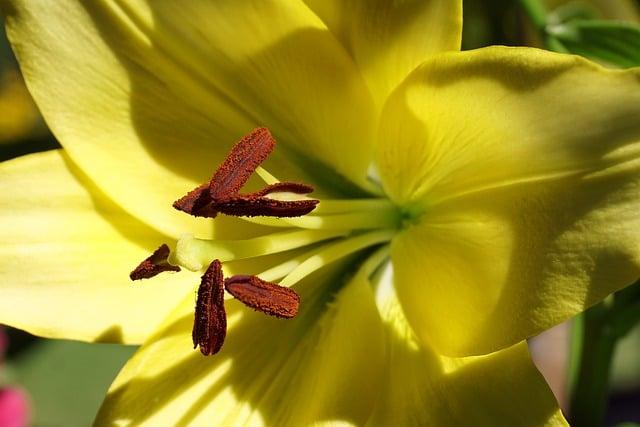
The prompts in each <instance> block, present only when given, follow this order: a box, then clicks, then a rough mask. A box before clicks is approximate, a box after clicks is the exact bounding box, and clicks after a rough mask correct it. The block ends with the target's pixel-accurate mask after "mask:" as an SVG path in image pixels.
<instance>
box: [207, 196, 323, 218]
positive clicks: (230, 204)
mask: <svg viewBox="0 0 640 427" xmlns="http://www.w3.org/2000/svg"><path fill="white" fill-rule="evenodd" d="M317 204H318V200H314V199H309V200H286V201H284V200H275V199H270V198H268V197H253V196H251V195H238V196H235V197H229V198H227V199H225V200H224V201H221V202H217V203H215V204H213V208H214V209H215V210H216V211H218V212H220V213H223V214H226V215H233V216H275V217H280V218H289V217H296V216H303V215H306V214H308V213H309V212H311V211H312V210H314V209H315V208H316V205H317Z"/></svg>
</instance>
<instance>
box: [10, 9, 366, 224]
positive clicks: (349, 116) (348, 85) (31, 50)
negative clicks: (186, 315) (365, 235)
mask: <svg viewBox="0 0 640 427" xmlns="http://www.w3.org/2000/svg"><path fill="white" fill-rule="evenodd" d="M3 5H4V9H5V13H6V14H7V17H6V23H7V32H8V35H9V38H10V40H11V41H12V44H13V47H14V50H15V52H16V54H17V57H18V59H19V62H20V64H21V68H22V71H23V73H24V75H25V78H26V81H27V84H28V87H29V89H30V91H31V92H32V94H33V95H34V98H35V99H36V102H37V103H38V106H39V107H40V109H41V110H42V112H43V114H44V116H45V119H46V120H47V123H48V125H49V126H50V128H51V129H52V130H53V132H54V134H55V135H56V136H57V138H58V139H59V140H60V141H61V143H62V145H63V146H64V147H65V149H66V150H67V151H68V153H69V155H70V156H71V158H72V159H73V160H74V161H75V162H76V163H77V164H78V165H79V166H80V167H81V168H82V169H83V171H84V172H85V173H86V174H87V175H89V177H91V179H92V180H94V181H95V182H96V183H98V185H100V187H101V188H103V189H104V191H105V192H106V193H107V194H108V195H109V196H110V197H111V198H113V199H114V200H115V201H116V202H117V203H119V204H121V205H122V206H124V207H125V209H126V210H127V211H129V212H131V213H132V214H133V215H135V216H136V217H138V218H140V219H142V220H143V221H144V222H147V223H149V224H152V225H153V226H154V227H156V228H157V229H159V230H161V231H162V232H165V233H167V234H171V235H178V234H180V233H181V232H184V231H185V230H186V229H188V230H191V231H197V233H198V234H204V233H207V232H210V230H209V228H210V225H206V222H203V221H195V220H192V219H191V218H189V217H188V216H186V215H184V214H180V213H179V212H174V210H173V209H167V207H169V208H170V206H171V203H172V202H173V200H175V199H176V198H178V197H180V196H182V195H183V194H184V193H186V191H188V190H190V189H191V188H193V186H194V184H195V183H200V182H203V181H205V180H206V179H208V178H209V177H210V176H211V173H212V171H213V170H214V169H215V167H216V166H217V165H218V164H219V162H220V160H221V157H222V156H223V155H224V154H226V152H227V151H228V149H229V148H230V146H231V145H232V144H233V143H234V142H235V141H236V140H237V139H238V138H239V137H241V136H242V135H244V134H246V133H248V132H249V131H250V130H251V129H252V128H254V127H256V126H258V125H260V126H267V127H269V128H271V130H272V131H273V133H274V135H275V136H276V138H277V139H278V140H279V141H280V142H281V147H280V149H279V150H277V153H276V154H275V155H274V156H273V157H274V159H275V160H274V161H276V163H275V164H277V165H278V166H282V162H277V160H278V158H279V159H280V160H282V159H283V157H284V154H288V155H290V156H291V157H295V159H296V161H297V162H298V163H304V165H300V168H298V169H296V170H297V171H298V172H299V171H300V170H302V169H304V170H307V171H310V172H311V173H316V174H319V173H320V172H318V170H317V169H321V170H322V172H324V171H325V169H326V168H327V166H326V165H331V167H334V168H335V169H337V171H338V172H339V173H342V174H343V175H345V176H348V177H349V178H350V179H352V180H354V181H358V180H360V181H364V178H365V174H366V169H367V167H368V164H369V161H370V159H371V144H372V141H373V138H372V137H371V133H372V129H373V128H374V124H373V123H372V120H373V113H372V111H373V102H372V101H371V98H370V96H369V94H368V92H367V89H366V85H365V83H364V81H363V79H362V78H361V77H360V75H359V74H358V72H357V69H356V67H355V64H354V63H353V61H352V60H351V58H350V57H349V56H348V55H347V54H346V52H345V51H344V49H343V47H342V46H341V45H340V44H339V43H338V42H337V41H336V40H335V39H334V38H333V36H332V35H331V33H329V31H328V30H327V29H326V27H325V26H324V24H322V22H321V21H320V20H319V19H318V18H317V17H316V16H315V15H314V14H313V13H312V12H311V11H310V10H308V8H307V7H306V6H304V5H303V4H302V3H301V2H299V1H291V2H278V3H264V2H257V1H251V2H236V1H225V2H215V3H211V2H208V1H196V2H190V3H189V4H188V5H185V4H184V2H145V1H114V0H104V1H99V2H92V3H86V2H85V3H83V2H77V1H72V0H62V1H59V2H55V4H51V2H49V1H47V0H37V1H32V0H28V1H22V0H15V1H12V0H10V1H5V2H4V3H3ZM311 159H313V160H311ZM323 165H324V166H323ZM288 172H291V171H280V170H278V176H281V177H283V179H286V178H287V175H288Z"/></svg>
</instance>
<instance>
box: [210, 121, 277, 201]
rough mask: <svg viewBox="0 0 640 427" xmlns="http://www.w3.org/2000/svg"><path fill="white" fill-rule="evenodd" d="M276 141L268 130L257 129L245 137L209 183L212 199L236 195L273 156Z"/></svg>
mask: <svg viewBox="0 0 640 427" xmlns="http://www.w3.org/2000/svg"><path fill="white" fill-rule="evenodd" d="M275 146H276V141H275V139H273V137H272V136H271V133H270V132H269V130H268V129H267V128H258V129H255V130H254V131H253V132H251V133H250V134H248V135H246V136H244V137H243V138H242V139H241V140H240V141H238V143H237V144H236V145H234V146H233V148H232V149H231V152H230V153H229V155H228V156H227V158H226V159H225V160H224V162H223V163H222V164H221V165H220V167H219V168H218V170H217V171H216V172H215V174H214V175H213V178H211V181H210V182H209V191H210V195H211V198H212V199H214V200H215V199H220V198H224V197H228V196H232V195H234V194H236V193H237V192H238V191H240V189H241V188H242V186H243V185H244V184H245V183H246V182H247V181H248V180H249V178H250V177H251V175H252V174H253V173H254V172H255V170H256V168H257V167H258V166H260V164H261V163H262V162H264V161H265V159H266V158H267V157H268V156H269V154H271V151H273V149H274V147H275Z"/></svg>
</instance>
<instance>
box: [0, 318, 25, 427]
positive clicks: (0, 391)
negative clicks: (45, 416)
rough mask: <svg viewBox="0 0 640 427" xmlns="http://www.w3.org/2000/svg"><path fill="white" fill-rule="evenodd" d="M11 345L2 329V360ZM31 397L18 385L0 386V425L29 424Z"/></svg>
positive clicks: (20, 425) (4, 426) (18, 425)
mask: <svg viewBox="0 0 640 427" xmlns="http://www.w3.org/2000/svg"><path fill="white" fill-rule="evenodd" d="M8 346H9V339H8V337H7V334H6V333H5V331H4V329H0V361H2V360H3V359H4V353H5V351H6V350H7V347H8ZM29 412H30V411H29V399H28V397H27V394H26V392H25V391H23V390H22V389H20V388H17V387H2V388H0V427H25V426H27V425H28V424H29Z"/></svg>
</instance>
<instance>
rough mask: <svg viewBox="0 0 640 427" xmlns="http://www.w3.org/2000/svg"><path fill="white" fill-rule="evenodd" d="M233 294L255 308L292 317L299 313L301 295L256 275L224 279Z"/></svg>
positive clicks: (283, 316) (280, 315)
mask: <svg viewBox="0 0 640 427" xmlns="http://www.w3.org/2000/svg"><path fill="white" fill-rule="evenodd" d="M224 286H225V288H226V289H227V292H229V293H230V294H231V295H233V296H234V297H236V298H237V299H239V300H240V301H242V302H243V303H244V304H245V305H248V306H249V307H251V308H254V309H255V310H258V311H261V312H263V313H266V314H269V315H271V316H276V317H281V318H286V319H290V318H292V317H295V316H296V315H297V314H298V307H299V305H300V297H299V296H298V294H297V293H295V291H293V290H292V289H289V288H285V287H282V286H278V285H276V284H275V283H271V282H267V281H264V280H262V279H260V278H259V277H256V276H233V277H230V278H228V279H226V280H225V281H224Z"/></svg>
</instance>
